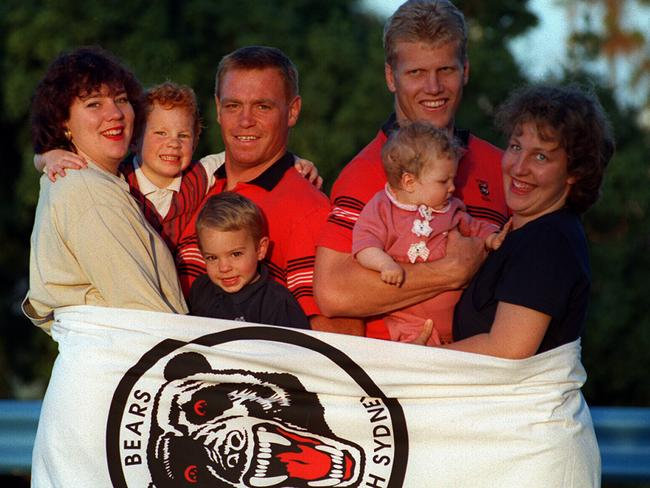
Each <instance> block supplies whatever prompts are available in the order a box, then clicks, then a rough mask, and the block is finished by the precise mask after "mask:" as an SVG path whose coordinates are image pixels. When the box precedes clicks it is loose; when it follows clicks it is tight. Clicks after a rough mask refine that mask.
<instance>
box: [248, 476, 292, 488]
mask: <svg viewBox="0 0 650 488" xmlns="http://www.w3.org/2000/svg"><path fill="white" fill-rule="evenodd" d="M288 478H289V477H288V476H284V475H282V476H273V477H271V478H258V477H257V476H255V477H253V478H251V479H250V483H251V486H254V487H255V488H258V487H264V486H275V485H278V484H280V483H283V482H284V481H286V480H287V479H288Z"/></svg>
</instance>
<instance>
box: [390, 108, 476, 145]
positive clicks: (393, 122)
mask: <svg viewBox="0 0 650 488" xmlns="http://www.w3.org/2000/svg"><path fill="white" fill-rule="evenodd" d="M397 129H399V124H398V123H397V116H396V115H395V112H393V113H392V114H390V116H389V117H388V120H387V121H386V122H384V125H382V126H381V130H382V132H383V133H384V134H385V135H386V137H390V135H391V134H392V133H393V132H395V131H396V130H397ZM454 137H455V138H456V139H458V141H460V144H461V146H463V147H464V148H465V149H467V145H468V144H469V130H467V129H458V128H456V127H454Z"/></svg>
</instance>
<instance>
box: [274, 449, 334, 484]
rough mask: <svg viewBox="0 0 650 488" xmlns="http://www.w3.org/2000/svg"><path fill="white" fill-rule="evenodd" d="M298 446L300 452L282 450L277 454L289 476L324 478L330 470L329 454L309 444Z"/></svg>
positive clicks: (307, 478)
mask: <svg viewBox="0 0 650 488" xmlns="http://www.w3.org/2000/svg"><path fill="white" fill-rule="evenodd" d="M298 448H299V449H300V452H283V453H281V454H278V455H277V458H278V459H279V460H280V461H282V462H283V463H284V464H285V465H286V467H287V473H288V474H289V476H290V477H291V478H301V479H304V480H310V481H311V480H317V479H321V478H324V477H325V476H327V475H328V474H329V472H330V471H331V470H332V459H331V458H330V456H329V455H327V454H325V453H323V452H320V451H317V450H316V449H314V448H313V447H310V446H305V445H299V446H298Z"/></svg>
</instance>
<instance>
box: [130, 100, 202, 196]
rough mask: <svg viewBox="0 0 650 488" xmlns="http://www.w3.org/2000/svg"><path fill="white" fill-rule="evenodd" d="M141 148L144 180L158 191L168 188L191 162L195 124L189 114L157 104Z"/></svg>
mask: <svg viewBox="0 0 650 488" xmlns="http://www.w3.org/2000/svg"><path fill="white" fill-rule="evenodd" d="M141 146H142V147H141V150H140V161H141V164H142V171H143V172H144V174H145V176H146V177H147V178H148V179H149V180H150V181H151V182H152V183H153V184H155V185H156V186H158V187H159V188H165V187H167V186H168V185H169V184H170V183H171V182H172V181H173V180H174V179H175V178H176V177H178V176H180V174H181V172H182V171H183V170H184V169H185V168H187V167H188V166H189V164H190V162H191V161H192V152H193V150H194V120H193V118H192V114H191V113H190V111H189V110H188V109H187V108H185V107H172V108H165V107H163V106H161V105H159V104H157V103H154V105H153V109H152V111H151V112H150V113H149V116H148V117H147V122H146V126H145V128H144V134H143V138H142V145H141Z"/></svg>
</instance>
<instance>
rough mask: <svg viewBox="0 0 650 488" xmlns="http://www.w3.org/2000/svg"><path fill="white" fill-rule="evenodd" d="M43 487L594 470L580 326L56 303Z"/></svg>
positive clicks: (420, 482)
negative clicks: (422, 333) (528, 352)
mask: <svg viewBox="0 0 650 488" xmlns="http://www.w3.org/2000/svg"><path fill="white" fill-rule="evenodd" d="M52 336H53V338H54V340H55V341H57V342H58V345H59V355H58V357H57V359H56V362H55V364H54V368H53V371H52V377H51V380H50V384H49V386H48V389H47V393H46V395H45V399H44V400H43V408H42V412H41V418H40V422H39V426H38V433H37V436H36V444H35V447H34V455H33V466H32V484H33V486H35V487H38V488H40V487H66V488H70V487H84V488H86V487H91V486H92V487H110V486H113V487H116V488H122V487H142V488H166V487H189V488H193V487H294V488H318V487H337V488H344V487H345V488H347V487H364V488H365V487H371V488H372V487H377V488H385V487H395V488H397V487H401V486H406V487H441V488H443V487H444V488H446V487H454V488H457V487H461V488H464V487H472V488H476V487H490V488H493V487H498V488H503V487H506V488H507V487H513V488H520V487H526V488H531V487H540V488H542V487H544V488H548V487H554V488H555V487H565V488H566V487H575V488H586V487H598V486H600V457H599V454H598V446H597V444H596V438H595V435H594V430H593V425H592V422H591V416H590V414H589V410H588V408H587V405H586V403H585V401H584V398H583V396H582V394H581V392H580V387H581V386H582V385H583V383H584V381H585V378H586V376H585V372H584V369H583V367H582V365H581V363H580V343H579V342H574V343H572V344H567V345H565V346H562V347H559V348H557V349H554V350H552V351H548V352H546V353H543V354H540V355H538V356H534V357H532V358H530V359H525V360H520V361H513V360H504V359H497V358H492V357H487V356H481V355H477V354H467V353H460V352H456V351H447V350H443V349H436V348H428V347H422V346H413V345H410V344H402V343H394V342H387V341H378V340H372V339H365V338H358V337H350V336H345V335H339V334H327V333H319V332H312V331H301V330H294V329H288V328H282V327H272V326H263V325H257V324H250V323H244V322H232V321H224V320H214V319H206V318H200V317H187V316H180V315H172V314H163V313H154V312H142V311H134V310H120V309H110V308H100V307H88V306H83V307H70V308H66V309H61V310H59V311H58V312H57V313H56V320H55V323H54V325H53V327H52Z"/></svg>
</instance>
